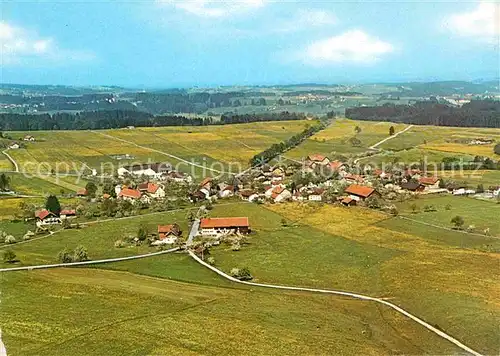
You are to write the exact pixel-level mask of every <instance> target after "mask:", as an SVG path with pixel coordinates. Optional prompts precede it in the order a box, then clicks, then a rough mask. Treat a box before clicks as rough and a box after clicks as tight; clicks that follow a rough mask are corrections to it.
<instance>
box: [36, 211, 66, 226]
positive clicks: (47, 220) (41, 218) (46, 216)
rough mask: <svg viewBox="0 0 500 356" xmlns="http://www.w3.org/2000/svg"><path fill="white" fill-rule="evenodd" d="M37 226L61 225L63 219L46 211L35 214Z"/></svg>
mask: <svg viewBox="0 0 500 356" xmlns="http://www.w3.org/2000/svg"><path fill="white" fill-rule="evenodd" d="M35 218H36V226H43V225H55V224H61V219H60V218H59V217H58V216H57V215H56V214H54V213H52V212H50V211H48V210H46V209H44V210H40V211H37V212H36V213H35Z"/></svg>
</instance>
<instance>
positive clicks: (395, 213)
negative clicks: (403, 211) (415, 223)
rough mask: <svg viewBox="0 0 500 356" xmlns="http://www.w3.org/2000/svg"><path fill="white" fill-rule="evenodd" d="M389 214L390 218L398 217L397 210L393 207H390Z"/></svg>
mask: <svg viewBox="0 0 500 356" xmlns="http://www.w3.org/2000/svg"><path fill="white" fill-rule="evenodd" d="M389 213H390V214H391V215H392V216H398V215H399V211H398V209H397V208H396V207H395V206H394V205H393V206H391V207H390V209H389Z"/></svg>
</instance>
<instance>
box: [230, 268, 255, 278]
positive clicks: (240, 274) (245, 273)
mask: <svg viewBox="0 0 500 356" xmlns="http://www.w3.org/2000/svg"><path fill="white" fill-rule="evenodd" d="M230 273H231V276H233V277H234V278H237V279H239V280H240V281H249V280H251V279H253V277H252V275H251V274H250V270H249V269H248V268H247V267H243V268H241V269H240V268H233V269H231V272H230Z"/></svg>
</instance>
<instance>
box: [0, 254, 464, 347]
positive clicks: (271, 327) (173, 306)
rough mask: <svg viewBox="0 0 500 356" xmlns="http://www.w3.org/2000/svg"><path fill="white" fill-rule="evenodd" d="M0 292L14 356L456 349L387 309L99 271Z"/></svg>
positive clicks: (33, 277)
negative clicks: (44, 355)
mask: <svg viewBox="0 0 500 356" xmlns="http://www.w3.org/2000/svg"><path fill="white" fill-rule="evenodd" d="M169 262H170V256H164V259H163V265H164V268H166V269H168V266H169ZM198 268H199V269H200V271H199V273H200V274H201V275H204V274H206V273H208V272H207V271H204V270H203V268H202V267H199V266H198ZM173 277H174V278H175V276H173ZM2 287H3V288H2V289H3V291H4V292H3V294H2V308H1V309H0V320H1V321H0V325H1V327H2V332H3V335H2V339H3V341H4V343H5V344H6V348H7V351H8V352H9V354H12V355H15V354H22V355H40V354H50V355H68V354H72V355H88V354H106V355H124V354H127V355H145V354H163V355H167V354H168V355H173V354H214V355H215V354H238V355H256V354H267V355H269V354H276V353H278V354H283V355H285V354H287V355H295V354H323V353H328V354H341V353H349V354H363V355H380V354H395V353H405V354H418V353H439V354H452V353H456V352H458V350H457V349H455V348H454V346H453V345H452V344H450V343H448V342H446V341H444V340H443V339H441V338H439V337H437V336H436V335H434V334H430V333H429V332H427V331H425V330H424V329H423V328H421V327H420V326H419V325H417V324H415V323H410V322H408V321H407V320H405V319H403V318H402V317H401V316H399V315H396V314H395V313H394V312H392V311H391V310H388V309H385V308H382V307H377V306H376V305H373V304H370V303H369V302H364V301H355V300H350V299H346V298H341V297H333V296H324V295H314V294H309V293H299V292H280V291H279V292H275V291H270V290H263V289H259V288H252V289H248V288H234V287H233V288H231V287H230V286H225V287H220V286H209V285H197V284H191V283H183V282H178V281H174V280H162V279H158V278H151V277H146V276H140V275H135V274H131V273H126V272H117V271H104V270H97V269H57V270H46V271H30V272H16V273H10V274H6V275H2Z"/></svg>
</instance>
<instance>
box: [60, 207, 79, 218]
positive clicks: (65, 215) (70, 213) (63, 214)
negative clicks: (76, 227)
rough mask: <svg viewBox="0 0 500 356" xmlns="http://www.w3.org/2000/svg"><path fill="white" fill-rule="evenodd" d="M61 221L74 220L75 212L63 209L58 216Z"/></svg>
mask: <svg viewBox="0 0 500 356" xmlns="http://www.w3.org/2000/svg"><path fill="white" fill-rule="evenodd" d="M59 217H60V218H61V219H74V218H76V210H74V209H63V210H61V213H60V214H59Z"/></svg>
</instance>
